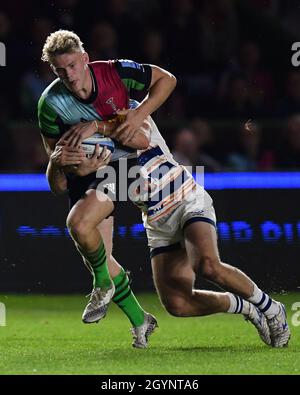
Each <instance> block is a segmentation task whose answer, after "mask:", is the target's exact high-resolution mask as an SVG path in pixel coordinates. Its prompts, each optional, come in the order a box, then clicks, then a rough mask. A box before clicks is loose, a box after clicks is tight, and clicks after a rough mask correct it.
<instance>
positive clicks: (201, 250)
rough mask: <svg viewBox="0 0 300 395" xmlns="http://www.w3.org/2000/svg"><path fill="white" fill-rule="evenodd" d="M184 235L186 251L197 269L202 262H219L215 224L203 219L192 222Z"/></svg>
mask: <svg viewBox="0 0 300 395" xmlns="http://www.w3.org/2000/svg"><path fill="white" fill-rule="evenodd" d="M184 237H185V247H186V252H187V255H188V258H189V261H190V262H191V265H192V267H193V268H194V270H195V271H197V270H198V269H199V265H200V264H201V263H203V264H204V263H205V262H208V261H209V262H211V263H213V264H218V263H219V261H220V257H219V251H218V243H217V233H216V229H215V227H214V226H212V225H211V224H209V223H206V222H201V221H198V222H194V223H191V224H190V225H188V226H187V227H186V228H185V230H184Z"/></svg>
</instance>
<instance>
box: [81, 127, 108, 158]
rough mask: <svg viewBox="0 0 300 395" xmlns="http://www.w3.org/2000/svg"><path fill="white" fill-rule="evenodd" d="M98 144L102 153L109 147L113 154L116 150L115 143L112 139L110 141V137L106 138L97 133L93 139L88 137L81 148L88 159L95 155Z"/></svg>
mask: <svg viewBox="0 0 300 395" xmlns="http://www.w3.org/2000/svg"><path fill="white" fill-rule="evenodd" d="M96 144H99V147H100V153H101V152H102V150H103V148H104V147H107V149H108V150H109V151H110V152H111V153H113V152H114V150H115V143H114V142H113V140H112V139H110V138H109V137H104V136H102V134H100V133H95V134H93V135H92V136H91V137H88V138H87V139H85V140H83V141H82V143H81V147H82V149H83V150H84V152H85V154H86V156H87V157H88V158H90V157H91V156H92V155H93V153H94V151H95V147H96Z"/></svg>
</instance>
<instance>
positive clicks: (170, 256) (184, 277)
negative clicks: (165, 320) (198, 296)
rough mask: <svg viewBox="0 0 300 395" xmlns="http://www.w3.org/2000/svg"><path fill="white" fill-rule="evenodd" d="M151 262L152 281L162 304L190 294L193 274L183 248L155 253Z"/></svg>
mask: <svg viewBox="0 0 300 395" xmlns="http://www.w3.org/2000/svg"><path fill="white" fill-rule="evenodd" d="M151 263H152V271H153V278H154V283H155V286H156V289H157V292H158V294H159V296H160V299H161V301H162V303H163V304H164V305H169V304H170V303H172V302H176V301H177V300H179V299H185V298H186V297H189V296H190V295H191V294H192V289H193V284H194V281H195V274H194V271H193V269H192V267H191V265H190V262H189V261H188V257H187V254H186V251H185V249H179V250H176V251H171V252H165V253H162V254H159V255H156V256H154V257H153V258H152V260H151Z"/></svg>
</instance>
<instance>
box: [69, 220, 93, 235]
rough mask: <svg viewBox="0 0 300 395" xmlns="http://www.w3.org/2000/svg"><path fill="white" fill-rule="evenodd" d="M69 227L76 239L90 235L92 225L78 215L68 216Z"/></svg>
mask: <svg viewBox="0 0 300 395" xmlns="http://www.w3.org/2000/svg"><path fill="white" fill-rule="evenodd" d="M67 227H68V229H69V231H70V233H71V235H72V237H74V238H75V239H76V240H78V239H80V238H82V237H85V236H88V234H89V233H90V226H89V224H88V223H87V222H86V221H84V220H82V218H78V217H75V216H74V217H70V218H69V217H68V218H67Z"/></svg>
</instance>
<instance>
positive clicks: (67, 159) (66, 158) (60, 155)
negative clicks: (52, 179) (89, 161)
mask: <svg viewBox="0 0 300 395" xmlns="http://www.w3.org/2000/svg"><path fill="white" fill-rule="evenodd" d="M84 159H85V153H84V151H83V149H82V148H74V147H70V146H68V145H67V144H66V142H65V141H64V140H63V139H61V140H59V141H58V142H57V144H56V146H55V149H54V151H53V152H52V154H51V155H50V161H51V163H52V165H54V166H55V167H64V166H68V165H79V164H80V163H81V162H82V161H83V160H84Z"/></svg>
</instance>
